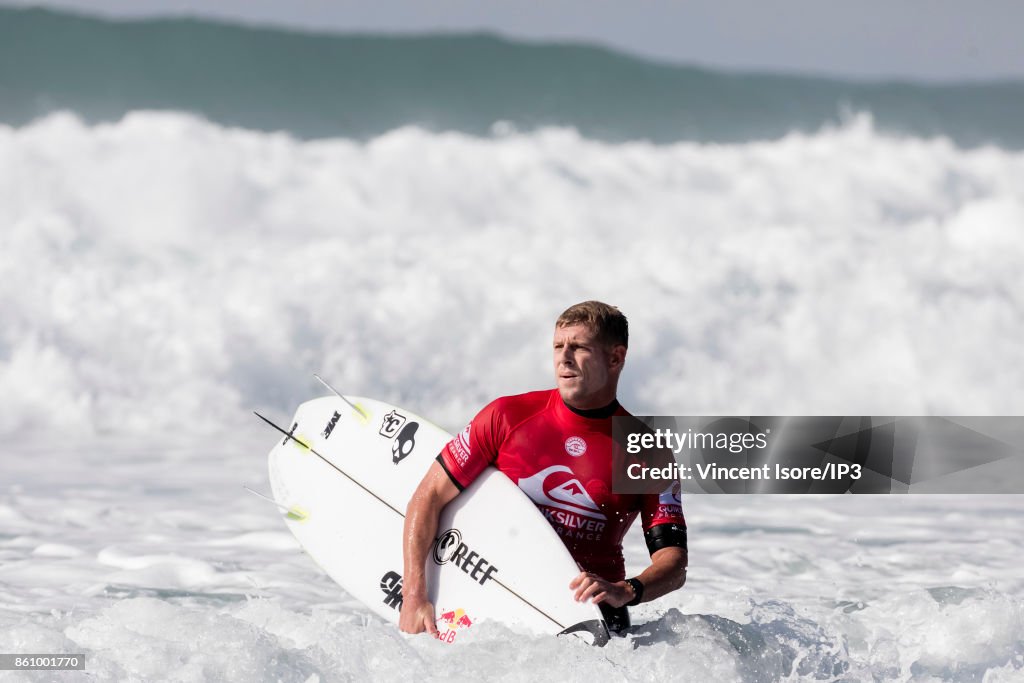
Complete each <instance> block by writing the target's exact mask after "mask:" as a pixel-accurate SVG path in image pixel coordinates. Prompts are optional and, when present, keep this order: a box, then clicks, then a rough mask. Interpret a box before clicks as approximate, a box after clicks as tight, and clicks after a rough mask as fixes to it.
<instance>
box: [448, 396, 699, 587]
mask: <svg viewBox="0 0 1024 683" xmlns="http://www.w3.org/2000/svg"><path fill="white" fill-rule="evenodd" d="M613 405H614V406H615V407H614V412H611V414H608V412H610V411H606V412H605V413H604V414H605V415H606V416H604V417H598V418H595V417H585V416H583V415H579V414H577V413H575V412H573V411H572V410H571V409H570V408H569V407H568V406H566V405H565V403H564V402H563V401H562V398H561V396H559V394H558V390H557V389H552V390H548V391H534V392H531V393H528V394H520V395H518V396H506V397H503V398H499V399H497V400H495V401H493V402H492V403H490V404H489V405H487V406H486V407H485V408H484V409H483V410H481V411H480V413H479V414H478V415H477V416H476V417H475V418H473V421H472V422H471V423H470V424H469V426H468V427H466V428H465V429H464V430H463V431H462V432H461V433H460V434H459V435H458V436H456V437H455V438H454V439H452V440H451V441H450V442H449V443H448V445H447V446H445V447H444V449H443V450H442V451H441V454H440V455H439V456H438V457H437V459H438V462H440V463H441V465H442V466H443V467H444V469H445V471H446V472H447V473H448V476H449V477H451V479H452V481H453V482H454V483H455V485H456V486H457V487H458V488H459V490H462V489H464V488H465V487H467V486H469V485H470V484H471V483H473V480H474V479H476V478H477V477H478V476H479V475H480V473H481V472H483V471H484V468H486V467H487V466H488V465H493V466H494V467H496V468H498V470H500V471H501V472H503V473H505V475H506V476H507V477H508V478H509V479H511V480H512V481H513V482H515V483H516V484H518V485H519V488H521V489H522V490H523V491H524V492H525V493H526V495H528V496H529V497H530V498H531V499H532V500H533V502H534V503H536V504H537V507H538V508H539V509H540V511H541V512H542V513H543V514H544V516H545V517H546V518H547V520H548V521H549V522H550V523H551V526H553V527H554V529H555V531H556V532H558V535H559V536H561V537H562V540H563V541H564V542H565V545H566V547H567V548H568V549H569V552H570V553H571V554H572V556H573V558H574V559H575V560H576V562H578V563H579V565H580V566H581V567H582V568H583V569H584V570H585V571H589V572H593V573H595V574H597V575H599V576H601V577H603V578H604V579H606V580H609V581H621V580H622V579H624V578H625V576H626V573H625V562H624V560H623V558H622V538H623V536H625V534H626V530H627V529H628V528H629V526H630V525H631V524H632V523H633V520H634V519H636V516H637V513H640V515H641V520H642V522H643V527H644V531H645V532H647V531H649V530H650V529H653V528H654V527H656V526H659V525H662V524H673V525H675V527H673V531H677V533H676V534H675V539H679V538H680V537H681V538H682V541H681V542H679V541H678V540H676V541H673V542H669V543H666V544H664V545H682V546H683V547H685V528H686V520H685V519H684V518H683V510H682V507H681V506H680V501H679V494H678V490H679V489H678V483H677V485H676V488H675V489H674V491H675V492H673V490H671V489H670V490H669V491H667V492H666V493H663V494H662V495H661V496H658V495H656V494H647V495H640V494H616V493H613V492H612V448H613V447H614V444H613V442H612V420H611V418H612V416H621V415H629V413H627V412H626V411H625V410H624V409H623V408H622V407H621V406H619V405H618V404H613ZM679 532H681V536H680V533H679ZM650 539H651V536H650V535H648V546H649V547H651V541H650ZM654 549H657V548H654ZM654 549H652V552H653V550H654Z"/></svg>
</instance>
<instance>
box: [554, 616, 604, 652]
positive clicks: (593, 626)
mask: <svg viewBox="0 0 1024 683" xmlns="http://www.w3.org/2000/svg"><path fill="white" fill-rule="evenodd" d="M569 633H571V634H573V635H575V636H577V637H580V638H583V639H584V640H590V638H588V637H587V635H586V634H589V635H590V636H591V637H592V638H593V640H590V644H591V645H593V646H595V647H604V646H605V645H607V644H608V641H609V640H611V634H610V633H608V625H607V624H606V623H604V620H603V619H590V620H588V621H581V622H580V623H578V624H573V625H572V626H570V627H569V628H567V629H565V630H564V631H562V632H560V633H559V634H558V635H560V636H563V635H566V634H569Z"/></svg>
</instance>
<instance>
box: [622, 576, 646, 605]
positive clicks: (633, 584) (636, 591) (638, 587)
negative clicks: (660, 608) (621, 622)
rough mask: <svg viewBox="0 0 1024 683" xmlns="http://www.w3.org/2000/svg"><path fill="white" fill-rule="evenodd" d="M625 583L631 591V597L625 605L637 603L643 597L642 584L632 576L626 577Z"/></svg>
mask: <svg viewBox="0 0 1024 683" xmlns="http://www.w3.org/2000/svg"><path fill="white" fill-rule="evenodd" d="M626 585H627V586H629V589H630V590H631V591H632V592H633V599H632V600H630V601H629V602H627V603H626V607H633V606H634V605H639V604H640V601H641V600H643V599H644V584H643V583H641V582H640V579H637V578H632V579H626Z"/></svg>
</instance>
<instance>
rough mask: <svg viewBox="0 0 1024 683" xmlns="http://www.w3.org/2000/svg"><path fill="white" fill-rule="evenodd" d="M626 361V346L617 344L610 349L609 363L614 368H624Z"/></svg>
mask: <svg viewBox="0 0 1024 683" xmlns="http://www.w3.org/2000/svg"><path fill="white" fill-rule="evenodd" d="M625 362H626V347H625V346H623V345H622V344H616V345H615V346H613V347H612V348H611V350H609V351H608V363H609V365H611V367H612V368H620V369H621V368H622V366H623V364H624V363H625Z"/></svg>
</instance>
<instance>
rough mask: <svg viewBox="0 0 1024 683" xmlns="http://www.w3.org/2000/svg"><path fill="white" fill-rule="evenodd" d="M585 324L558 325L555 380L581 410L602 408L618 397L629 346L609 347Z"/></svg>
mask: <svg viewBox="0 0 1024 683" xmlns="http://www.w3.org/2000/svg"><path fill="white" fill-rule="evenodd" d="M595 336H596V335H595V334H594V332H593V331H592V330H591V329H590V328H589V327H588V326H586V325H566V326H565V327H556V328H555V341H554V352H555V356H554V360H555V384H556V385H557V386H558V392H559V393H560V394H561V395H562V400H563V401H565V402H566V403H567V404H568V405H570V406H572V407H573V408H576V409H578V410H591V409H593V408H602V407H604V406H606V405H608V404H609V403H611V402H612V401H613V400H614V399H615V389H616V386H617V385H618V381H619V372H620V371H621V370H622V363H623V362H624V360H625V357H626V347H624V346H614V347H611V348H608V347H606V346H605V345H604V344H602V343H600V342H598V341H597V340H596V339H595Z"/></svg>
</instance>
